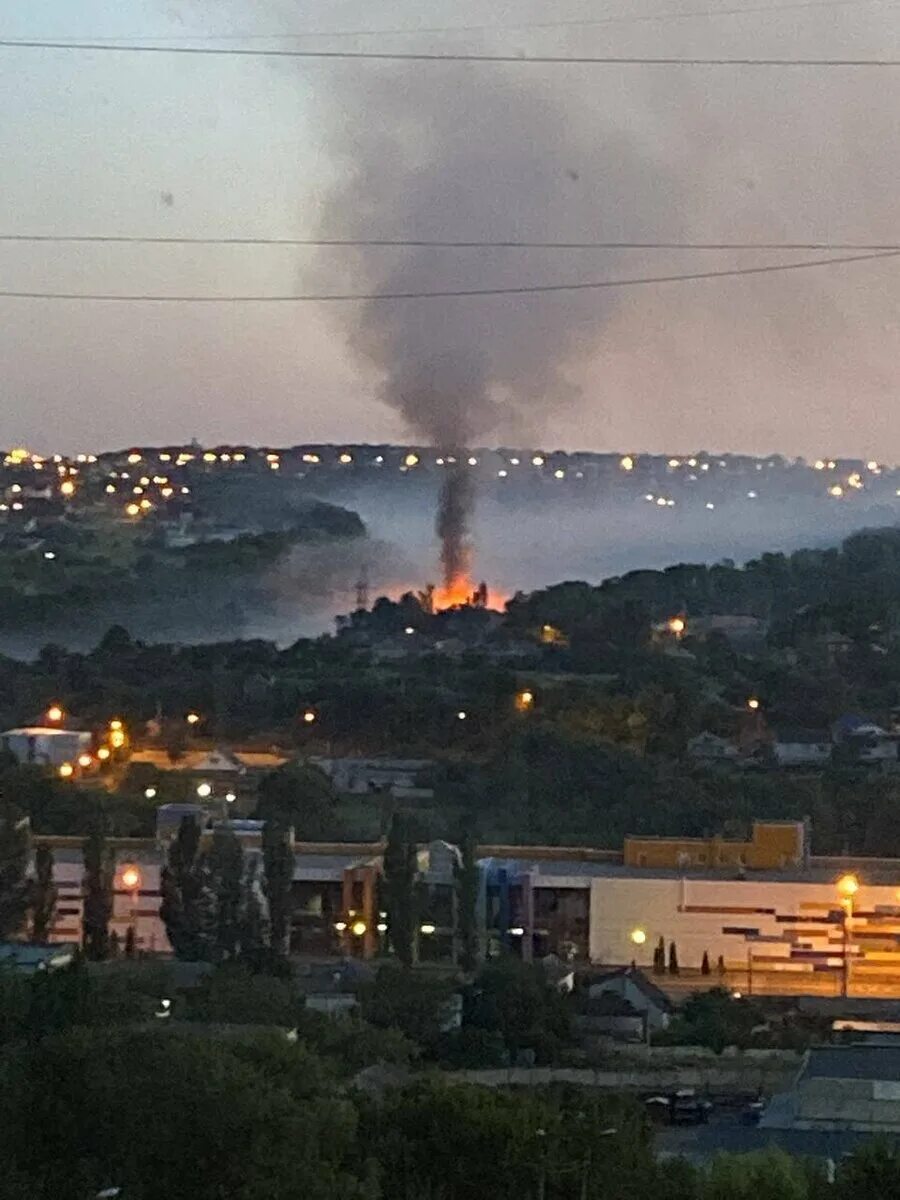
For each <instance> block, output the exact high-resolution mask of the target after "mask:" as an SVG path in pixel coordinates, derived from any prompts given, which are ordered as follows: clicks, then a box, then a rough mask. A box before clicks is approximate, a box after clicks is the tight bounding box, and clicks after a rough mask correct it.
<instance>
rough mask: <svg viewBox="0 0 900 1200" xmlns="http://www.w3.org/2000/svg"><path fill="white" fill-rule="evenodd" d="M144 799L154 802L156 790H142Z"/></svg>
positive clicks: (150, 788) (151, 788) (153, 788)
mask: <svg viewBox="0 0 900 1200" xmlns="http://www.w3.org/2000/svg"><path fill="white" fill-rule="evenodd" d="M144 797H145V799H147V800H155V799H156V788H155V787H148V788H144Z"/></svg>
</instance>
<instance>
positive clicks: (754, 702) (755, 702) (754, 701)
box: [747, 696, 759, 712]
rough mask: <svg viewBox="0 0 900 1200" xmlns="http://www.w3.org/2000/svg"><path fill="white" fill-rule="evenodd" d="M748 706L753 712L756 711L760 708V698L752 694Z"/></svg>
mask: <svg viewBox="0 0 900 1200" xmlns="http://www.w3.org/2000/svg"><path fill="white" fill-rule="evenodd" d="M747 707H748V708H749V709H750V711H751V712H756V710H757V709H758V708H759V700H757V698H756V697H755V696H751V697H750V699H749V700H748V701H747Z"/></svg>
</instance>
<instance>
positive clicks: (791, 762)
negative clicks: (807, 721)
mask: <svg viewBox="0 0 900 1200" xmlns="http://www.w3.org/2000/svg"><path fill="white" fill-rule="evenodd" d="M831 748H832V747H831V735H830V733H828V731H827V730H822V729H779V730H777V731H776V733H775V739H774V741H773V742H772V747H771V750H772V754H773V756H774V759H775V762H776V763H777V764H778V766H779V767H824V766H827V764H828V763H829V762H831Z"/></svg>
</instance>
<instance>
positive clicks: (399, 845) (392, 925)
mask: <svg viewBox="0 0 900 1200" xmlns="http://www.w3.org/2000/svg"><path fill="white" fill-rule="evenodd" d="M416 875H417V862H416V843H415V842H414V841H413V840H412V831H411V829H410V823H409V820H408V818H406V817H404V816H403V815H402V814H400V813H395V814H394V819H393V820H392V821H391V828H390V832H389V834H388V840H387V845H386V846H385V848H384V858H383V870H382V878H383V886H384V902H385V907H386V909H387V915H388V940H389V942H390V946H391V949H392V950H393V951H394V953H395V954H396V956H397V958H398V959H399V960H400V962H401V963H403V965H404V966H407V967H410V966H412V964H413V962H414V961H415V958H416V942H417V936H416V934H417V929H416V925H417V921H416Z"/></svg>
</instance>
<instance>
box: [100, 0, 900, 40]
mask: <svg viewBox="0 0 900 1200" xmlns="http://www.w3.org/2000/svg"><path fill="white" fill-rule="evenodd" d="M862 5H864V6H866V7H869V6H871V5H878V6H884V7H888V8H895V7H896V5H895V4H890V3H888V4H886V5H885V3H884V0H790V2H789V3H787V4H760V5H751V6H747V7H743V8H698V9H693V10H686V11H682V12H656V13H637V14H635V15H632V16H627V15H625V14H621V15H614V16H609V17H571V18H568V19H561V20H557V21H522V22H516V23H513V24H506V23H503V24H498V25H437V26H420V27H419V28H417V29H411V28H410V27H409V26H405V27H403V28H393V29H330V30H325V29H320V30H305V31H304V32H301V33H211V34H210V33H202V34H184V33H182V34H175V35H171V36H169V35H164V36H161V37H153V38H152V39H150V40H152V41H154V42H169V41H181V42H183V41H188V42H257V41H259V42H281V41H304V40H306V39H308V38H345V37H346V38H357V37H419V36H433V35H436V34H447V33H449V34H453V33H514V32H517V31H518V30H531V29H541V30H548V29H572V28H576V29H577V28H593V27H595V26H602V25H640V24H646V23H652V22H666V21H687V20H694V19H696V18H699V17H735V16H753V15H754V14H759V13H778V12H790V11H798V10H803V9H831V8H856V7H859V6H862ZM91 40H92V41H102V42H105V43H106V42H129V41H140V40H141V38H140V37H137V38H134V37H132V38H128V37H118V38H116V37H101V38H98V37H95V38H92V39H91Z"/></svg>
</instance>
